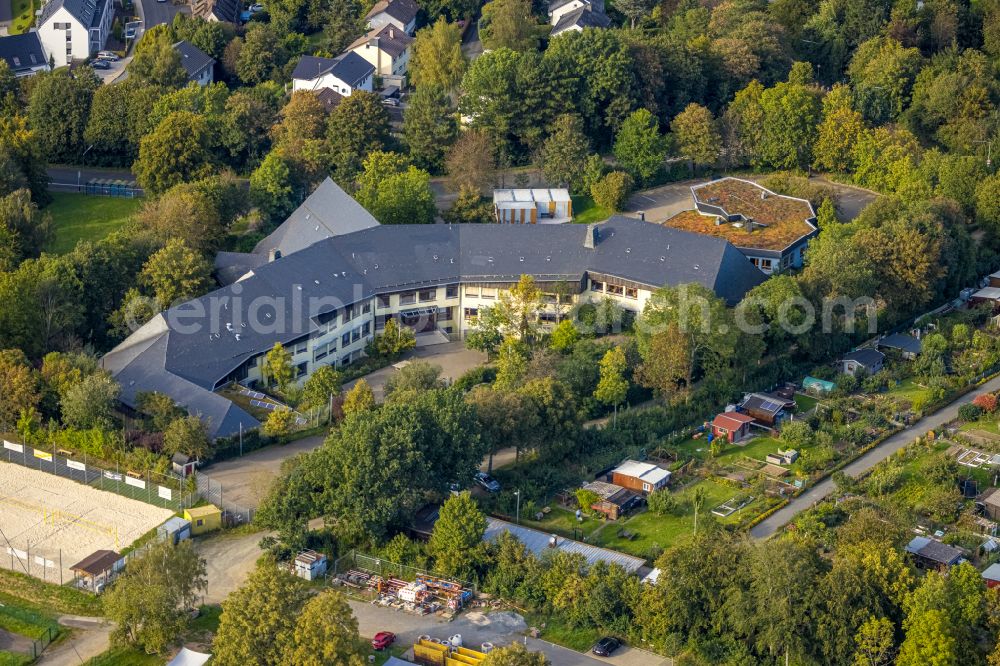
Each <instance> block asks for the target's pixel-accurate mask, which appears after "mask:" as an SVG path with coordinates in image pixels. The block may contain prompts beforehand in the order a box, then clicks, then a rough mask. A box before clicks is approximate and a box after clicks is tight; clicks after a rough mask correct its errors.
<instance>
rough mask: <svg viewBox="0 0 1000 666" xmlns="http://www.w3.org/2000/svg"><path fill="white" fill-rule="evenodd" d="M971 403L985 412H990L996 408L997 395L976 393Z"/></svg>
mask: <svg viewBox="0 0 1000 666" xmlns="http://www.w3.org/2000/svg"><path fill="white" fill-rule="evenodd" d="M972 404H973V405H975V406H976V407H978V408H979V409H981V410H983V412H985V413H986V414H992V413H993V412H995V411H996V410H997V397H996V396H995V395H993V394H992V393H984V394H982V395H977V396H976V398H975V399H974V400H973V401H972Z"/></svg>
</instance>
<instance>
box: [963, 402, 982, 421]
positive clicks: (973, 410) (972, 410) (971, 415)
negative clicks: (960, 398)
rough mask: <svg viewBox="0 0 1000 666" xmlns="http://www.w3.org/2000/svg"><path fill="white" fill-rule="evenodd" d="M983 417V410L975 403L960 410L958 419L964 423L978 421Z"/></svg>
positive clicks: (967, 404) (965, 405) (968, 404)
mask: <svg viewBox="0 0 1000 666" xmlns="http://www.w3.org/2000/svg"><path fill="white" fill-rule="evenodd" d="M982 415H983V408H982V407H980V406H979V405H977V404H975V403H966V404H964V405H962V406H961V407H959V408H958V418H960V419H962V420H963V421H978V420H979V417H980V416H982Z"/></svg>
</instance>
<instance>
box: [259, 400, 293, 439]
mask: <svg viewBox="0 0 1000 666" xmlns="http://www.w3.org/2000/svg"><path fill="white" fill-rule="evenodd" d="M293 428H295V412H293V411H292V410H291V409H289V408H288V407H279V408H278V409H275V410H273V411H271V413H270V414H268V415H267V420H266V421H264V426H263V428H262V429H261V430H262V431H263V432H264V434H265V435H267V436H268V437H277V438H279V439H280V438H282V437H287V436H288V435H289V434H290V433H291V432H292V429H293Z"/></svg>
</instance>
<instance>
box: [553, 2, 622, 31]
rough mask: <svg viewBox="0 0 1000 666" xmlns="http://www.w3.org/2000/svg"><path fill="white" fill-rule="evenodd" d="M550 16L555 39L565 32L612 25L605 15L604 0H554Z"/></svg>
mask: <svg viewBox="0 0 1000 666" xmlns="http://www.w3.org/2000/svg"><path fill="white" fill-rule="evenodd" d="M548 14H549V23H550V24H552V32H551V33H550V34H551V35H552V36H553V37H554V36H556V35H559V34H561V33H564V32H580V31H582V30H583V29H584V28H607V27H609V26H610V25H611V19H609V18H608V16H607V14H605V13H604V0H593V1H591V0H552V2H550V3H549V11H548Z"/></svg>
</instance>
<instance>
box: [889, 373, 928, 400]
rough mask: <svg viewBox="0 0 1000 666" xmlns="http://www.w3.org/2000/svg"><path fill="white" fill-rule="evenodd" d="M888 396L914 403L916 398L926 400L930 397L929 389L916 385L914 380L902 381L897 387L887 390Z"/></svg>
mask: <svg viewBox="0 0 1000 666" xmlns="http://www.w3.org/2000/svg"><path fill="white" fill-rule="evenodd" d="M889 395H891V396H892V397H894V398H901V399H903V400H909V401H910V402H914V401H915V400H917V399H918V398H924V399H926V397H927V396H929V395H930V389H929V388H926V387H924V386H921V385H920V384H918V383H917V382H916V381H915V380H913V379H912V378H911V379H904V380H903V381H901V382H900V383H899V384H898V385H897V386H893V387H892V388H890V389H889Z"/></svg>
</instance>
